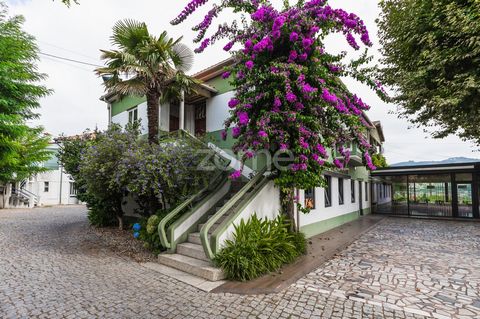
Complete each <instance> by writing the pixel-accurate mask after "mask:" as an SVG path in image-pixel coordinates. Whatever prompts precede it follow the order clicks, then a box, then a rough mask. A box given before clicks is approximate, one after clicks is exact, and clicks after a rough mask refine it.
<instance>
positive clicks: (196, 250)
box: [177, 243, 210, 261]
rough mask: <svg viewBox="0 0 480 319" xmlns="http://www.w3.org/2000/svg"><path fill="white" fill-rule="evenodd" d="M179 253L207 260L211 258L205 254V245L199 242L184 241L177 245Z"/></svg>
mask: <svg viewBox="0 0 480 319" xmlns="http://www.w3.org/2000/svg"><path fill="white" fill-rule="evenodd" d="M177 254H180V255H184V256H188V257H192V258H197V259H201V260H205V261H210V259H209V258H208V257H207V256H206V255H205V251H204V250H203V246H202V245H199V244H192V243H182V244H179V245H177Z"/></svg>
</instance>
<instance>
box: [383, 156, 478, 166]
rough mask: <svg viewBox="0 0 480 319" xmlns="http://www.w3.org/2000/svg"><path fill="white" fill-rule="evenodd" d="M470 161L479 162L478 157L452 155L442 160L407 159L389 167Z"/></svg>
mask: <svg viewBox="0 0 480 319" xmlns="http://www.w3.org/2000/svg"><path fill="white" fill-rule="evenodd" d="M471 162H480V159H478V158H468V157H452V158H449V159H446V160H442V161H421V162H415V161H408V162H401V163H395V164H392V165H390V167H398V166H402V167H403V166H417V165H439V164H456V163H471Z"/></svg>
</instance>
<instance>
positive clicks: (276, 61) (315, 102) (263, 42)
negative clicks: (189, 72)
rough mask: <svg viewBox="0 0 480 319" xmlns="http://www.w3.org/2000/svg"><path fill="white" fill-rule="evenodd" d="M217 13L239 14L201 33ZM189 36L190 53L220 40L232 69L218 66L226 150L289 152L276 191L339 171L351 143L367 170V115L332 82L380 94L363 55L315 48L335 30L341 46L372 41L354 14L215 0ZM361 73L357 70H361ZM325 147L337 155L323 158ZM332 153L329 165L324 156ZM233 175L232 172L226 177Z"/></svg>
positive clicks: (322, 1)
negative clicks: (354, 83)
mask: <svg viewBox="0 0 480 319" xmlns="http://www.w3.org/2000/svg"><path fill="white" fill-rule="evenodd" d="M207 3H208V1H205V0H192V1H191V2H190V3H189V4H188V5H187V7H186V8H185V9H184V10H183V12H182V13H181V14H180V15H179V16H178V17H177V18H176V19H175V20H173V21H172V23H173V24H179V23H182V22H183V21H184V20H186V19H187V18H188V17H189V16H190V15H192V14H194V12H195V11H196V10H197V8H199V7H201V6H204V5H206V4H207ZM226 9H232V10H233V11H234V12H235V13H241V14H243V15H244V17H243V18H242V21H241V22H242V23H238V22H237V21H235V20H233V22H231V23H229V24H222V25H220V26H219V27H218V29H216V31H213V32H212V33H211V34H209V33H208V30H209V29H210V27H211V26H212V24H213V21H214V20H215V19H216V18H219V17H220V16H221V14H222V12H223V11H224V10H226ZM193 30H195V31H197V32H198V36H197V37H196V39H195V40H194V41H195V42H197V43H199V46H198V48H197V49H196V52H198V53H199V52H202V51H204V50H205V49H206V48H207V47H208V46H210V45H212V44H213V43H215V42H217V41H219V40H222V39H226V41H228V42H227V44H226V45H225V47H224V50H225V51H229V52H231V53H232V56H233V59H234V62H235V63H234V64H233V66H231V67H229V68H227V69H226V70H225V74H224V75H223V78H225V79H227V78H228V79H230V82H231V84H232V85H233V86H234V87H235V89H236V91H235V96H234V97H233V98H232V100H231V101H230V102H229V103H228V105H229V107H230V109H231V111H230V117H229V118H228V119H227V120H226V122H225V131H224V132H223V133H222V137H223V138H227V136H228V134H232V136H233V137H234V138H236V142H235V144H234V146H233V150H234V152H235V153H236V154H237V155H239V156H241V157H242V158H243V159H244V160H247V159H249V158H251V157H252V156H254V155H255V154H257V153H259V152H262V151H264V150H268V151H269V152H271V153H272V154H275V153H276V152H279V151H280V152H290V153H291V154H292V155H293V158H294V159H293V162H292V163H291V165H289V166H288V169H277V170H276V172H274V173H276V174H277V176H276V179H275V180H276V184H277V185H279V186H281V187H282V188H290V189H291V188H293V187H297V188H301V189H309V188H312V187H318V186H322V184H323V182H324V180H323V177H322V172H323V171H324V170H325V169H331V168H335V167H336V168H339V169H343V168H344V167H346V165H347V164H348V161H349V159H350V149H349V147H346V146H347V145H353V144H352V143H354V144H357V145H358V146H359V148H360V149H361V151H362V152H363V156H364V159H365V164H366V165H367V166H368V167H369V168H370V169H375V167H374V165H373V164H372V161H371V157H370V152H371V151H372V147H371V145H370V144H369V142H368V140H367V139H366V137H365V136H366V132H367V130H368V126H369V124H368V120H367V119H366V118H365V116H364V111H365V110H368V109H369V106H368V105H367V104H365V103H364V102H363V101H362V100H361V99H360V97H358V96H356V95H355V94H353V93H352V92H351V91H350V90H349V89H348V88H347V87H346V86H345V85H344V84H343V83H342V81H341V80H340V78H341V77H346V76H348V77H351V78H354V79H356V80H358V81H359V82H362V83H364V84H367V85H368V86H369V87H370V88H371V89H373V90H374V91H376V92H377V93H378V94H379V95H380V96H381V97H383V98H385V94H384V91H383V89H382V87H381V85H380V83H379V82H378V81H376V80H375V79H373V78H371V77H370V74H371V72H370V71H371V70H369V69H368V68H365V67H364V66H365V65H366V64H367V63H368V62H369V61H370V58H369V57H368V55H367V51H365V53H364V54H361V55H360V57H359V58H357V59H354V60H349V61H348V60H347V59H346V53H341V54H339V55H335V54H331V53H329V52H328V50H327V49H328V48H326V47H325V41H324V40H325V38H326V37H327V36H328V35H329V34H333V33H339V34H341V35H343V37H344V38H345V44H346V46H350V47H351V48H352V49H353V50H359V49H360V48H361V45H363V46H364V47H369V46H371V45H372V43H371V41H370V38H369V34H368V31H367V29H366V27H365V24H364V22H363V21H362V20H361V19H360V18H359V17H358V16H357V15H355V14H353V13H348V12H345V11H344V10H342V9H335V8H332V7H330V6H329V5H328V3H327V1H326V0H310V1H302V0H300V1H297V3H296V4H294V5H291V4H289V1H284V7H283V8H282V9H277V8H275V7H274V5H273V4H272V2H271V1H268V0H263V1H259V0H253V1H244V0H218V1H216V2H215V3H214V4H212V5H211V9H210V10H209V11H208V13H207V15H206V16H205V18H204V20H203V21H202V22H201V23H200V24H198V25H196V26H195V27H193ZM362 67H363V68H362ZM328 149H331V150H334V151H335V150H336V151H337V152H330V153H329V152H327V150H328ZM335 153H337V154H341V155H342V158H341V159H337V160H336V161H334V158H332V155H331V154H335ZM239 175H240V174H238V173H237V174H233V175H232V178H235V177H237V176H239Z"/></svg>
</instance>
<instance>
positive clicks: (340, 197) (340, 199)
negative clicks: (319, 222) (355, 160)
mask: <svg viewBox="0 0 480 319" xmlns="http://www.w3.org/2000/svg"><path fill="white" fill-rule="evenodd" d="M343 184H344V180H343V178H339V179H338V204H340V205H343V203H344V201H343Z"/></svg>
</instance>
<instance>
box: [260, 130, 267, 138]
mask: <svg viewBox="0 0 480 319" xmlns="http://www.w3.org/2000/svg"><path fill="white" fill-rule="evenodd" d="M258 136H260V137H262V138H265V137H267V136H268V134H267V132H265V131H258Z"/></svg>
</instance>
